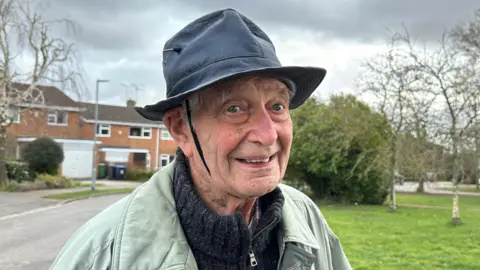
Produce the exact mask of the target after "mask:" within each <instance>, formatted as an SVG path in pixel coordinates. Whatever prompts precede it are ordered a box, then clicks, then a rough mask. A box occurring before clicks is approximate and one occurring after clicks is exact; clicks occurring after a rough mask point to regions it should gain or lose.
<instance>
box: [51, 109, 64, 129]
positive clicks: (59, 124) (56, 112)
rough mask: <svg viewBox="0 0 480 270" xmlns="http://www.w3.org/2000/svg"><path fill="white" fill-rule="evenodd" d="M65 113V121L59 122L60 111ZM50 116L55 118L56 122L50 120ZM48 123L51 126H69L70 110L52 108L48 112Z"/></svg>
mask: <svg viewBox="0 0 480 270" xmlns="http://www.w3.org/2000/svg"><path fill="white" fill-rule="evenodd" d="M59 112H60V113H65V123H58V113H59ZM50 117H53V118H54V119H55V122H50ZM47 123H48V125H49V126H68V111H59V110H50V111H48V114H47Z"/></svg>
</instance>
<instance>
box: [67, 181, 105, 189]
mask: <svg viewBox="0 0 480 270" xmlns="http://www.w3.org/2000/svg"><path fill="white" fill-rule="evenodd" d="M91 186H92V184H90V183H79V182H74V183H73V187H75V188H76V187H91ZM95 186H96V187H103V186H105V184H103V183H95Z"/></svg>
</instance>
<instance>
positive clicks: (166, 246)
mask: <svg viewBox="0 0 480 270" xmlns="http://www.w3.org/2000/svg"><path fill="white" fill-rule="evenodd" d="M174 167H175V160H173V161H172V162H171V163H170V164H168V165H167V166H166V167H164V168H163V169H161V170H160V171H158V172H157V173H156V174H155V175H154V176H153V177H152V178H151V179H150V180H149V181H147V182H145V183H144V184H142V185H141V186H140V187H138V188H137V189H135V191H134V192H133V193H132V194H130V195H129V198H128V201H127V203H126V207H125V209H124V211H123V213H122V216H121V220H120V222H119V226H118V228H117V230H116V236H115V246H114V252H113V258H112V261H113V267H112V270H123V269H134V268H136V267H139V266H141V267H140V268H142V269H157V268H159V267H160V266H162V268H165V269H167V268H169V267H172V266H178V267H179V268H180V269H197V265H196V262H195V259H194V258H193V253H192V251H191V249H190V247H189V245H188V242H187V240H186V237H185V234H184V232H183V229H182V226H181V224H180V221H179V218H178V215H177V212H176V208H175V200H174V198H173V191H172V180H173V172H174ZM280 188H281V189H282V191H283V190H284V189H285V188H288V187H285V186H284V185H282V184H281V185H280ZM283 194H284V197H285V204H284V207H283V210H282V211H283V218H282V226H280V231H279V241H280V244H281V245H282V246H285V245H286V243H288V242H295V243H299V244H303V245H306V246H309V247H311V248H314V249H318V244H317V243H316V242H315V241H314V239H316V238H315V236H314V234H313V232H312V231H311V229H310V228H309V227H308V224H309V223H308V220H306V219H305V216H306V213H305V214H301V213H300V211H306V210H305V208H304V207H305V206H304V205H297V203H298V202H296V201H295V200H294V199H293V198H291V197H290V196H289V195H288V192H284V193H283Z"/></svg>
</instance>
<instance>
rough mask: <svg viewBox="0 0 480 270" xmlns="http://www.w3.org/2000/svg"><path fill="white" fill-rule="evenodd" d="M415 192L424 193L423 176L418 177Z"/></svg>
mask: <svg viewBox="0 0 480 270" xmlns="http://www.w3.org/2000/svg"><path fill="white" fill-rule="evenodd" d="M417 192H418V193H424V192H425V180H424V179H423V177H420V179H419V181H418V187H417Z"/></svg>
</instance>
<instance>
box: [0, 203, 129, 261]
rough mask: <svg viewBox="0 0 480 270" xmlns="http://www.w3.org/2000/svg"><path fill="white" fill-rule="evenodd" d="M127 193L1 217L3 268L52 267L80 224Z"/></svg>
mask: <svg viewBox="0 0 480 270" xmlns="http://www.w3.org/2000/svg"><path fill="white" fill-rule="evenodd" d="M124 196H127V194H117V195H106V196H101V197H92V198H89V199H85V200H79V201H74V202H71V203H67V204H60V205H56V206H51V207H49V208H42V209H39V210H37V211H31V212H27V213H22V214H20V215H11V216H6V217H0V228H2V229H1V230H0V269H2V270H20V269H22V270H27V269H28V270H30V269H31V270H37V269H48V268H49V267H50V265H51V264H52V262H53V261H54V259H55V257H56V256H57V254H58V252H59V251H60V249H61V248H62V247H63V245H64V244H65V243H66V241H67V240H68V239H69V238H70V237H71V236H72V234H73V233H74V232H75V231H76V230H77V229H78V228H79V227H80V226H82V225H83V224H84V223H85V222H86V221H87V220H89V219H90V218H92V217H93V216H95V215H96V214H98V213H99V212H100V211H102V210H103V209H105V208H106V207H107V206H109V205H111V204H113V203H114V202H116V201H118V200H119V199H121V198H123V197H124Z"/></svg>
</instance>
